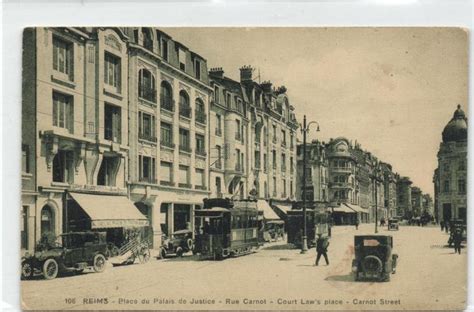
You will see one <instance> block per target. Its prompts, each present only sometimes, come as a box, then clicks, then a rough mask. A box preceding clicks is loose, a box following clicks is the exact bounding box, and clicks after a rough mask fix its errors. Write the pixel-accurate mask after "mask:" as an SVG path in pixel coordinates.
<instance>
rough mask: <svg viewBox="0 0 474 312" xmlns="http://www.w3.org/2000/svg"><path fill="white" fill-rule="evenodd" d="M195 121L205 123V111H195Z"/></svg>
mask: <svg viewBox="0 0 474 312" xmlns="http://www.w3.org/2000/svg"><path fill="white" fill-rule="evenodd" d="M195 113H196V121H197V122H199V123H202V124H206V121H207V119H206V117H207V115H206V113H204V112H202V111H198V110H197V111H196V112H195Z"/></svg>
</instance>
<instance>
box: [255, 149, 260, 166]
mask: <svg viewBox="0 0 474 312" xmlns="http://www.w3.org/2000/svg"><path fill="white" fill-rule="evenodd" d="M255 169H260V152H259V151H255Z"/></svg>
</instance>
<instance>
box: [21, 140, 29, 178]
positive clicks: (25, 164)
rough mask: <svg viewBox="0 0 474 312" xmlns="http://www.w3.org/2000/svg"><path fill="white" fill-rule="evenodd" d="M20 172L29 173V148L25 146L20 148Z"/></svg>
mask: <svg viewBox="0 0 474 312" xmlns="http://www.w3.org/2000/svg"><path fill="white" fill-rule="evenodd" d="M21 172H23V173H30V148H29V146H28V145H26V144H23V145H22V146H21Z"/></svg>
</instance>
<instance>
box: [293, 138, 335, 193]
mask: <svg viewBox="0 0 474 312" xmlns="http://www.w3.org/2000/svg"><path fill="white" fill-rule="evenodd" d="M297 157H298V160H297V172H298V177H302V176H303V168H306V181H305V183H304V185H303V181H302V179H296V189H297V192H296V199H297V200H302V199H303V188H305V189H306V190H305V191H306V192H305V194H306V200H307V201H310V202H312V201H319V202H327V201H328V198H329V196H328V182H329V181H328V176H329V174H328V159H327V156H326V146H325V143H324V142H320V141H317V140H315V141H313V142H311V143H309V144H307V146H306V164H305V163H304V161H303V145H302V144H300V145H298V148H297Z"/></svg>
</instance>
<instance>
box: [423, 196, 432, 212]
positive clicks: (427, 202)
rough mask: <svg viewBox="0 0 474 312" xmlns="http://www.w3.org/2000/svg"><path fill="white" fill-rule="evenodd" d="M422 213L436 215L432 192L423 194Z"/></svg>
mask: <svg viewBox="0 0 474 312" xmlns="http://www.w3.org/2000/svg"><path fill="white" fill-rule="evenodd" d="M422 214H424V215H426V214H428V215H430V216H434V206H433V198H431V195H430V194H423V212H422Z"/></svg>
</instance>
